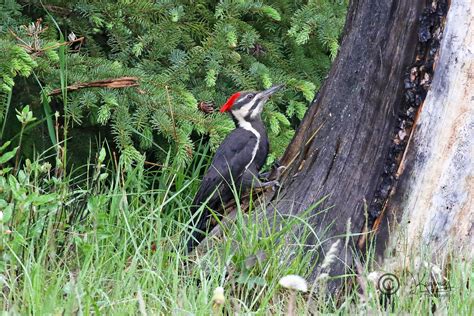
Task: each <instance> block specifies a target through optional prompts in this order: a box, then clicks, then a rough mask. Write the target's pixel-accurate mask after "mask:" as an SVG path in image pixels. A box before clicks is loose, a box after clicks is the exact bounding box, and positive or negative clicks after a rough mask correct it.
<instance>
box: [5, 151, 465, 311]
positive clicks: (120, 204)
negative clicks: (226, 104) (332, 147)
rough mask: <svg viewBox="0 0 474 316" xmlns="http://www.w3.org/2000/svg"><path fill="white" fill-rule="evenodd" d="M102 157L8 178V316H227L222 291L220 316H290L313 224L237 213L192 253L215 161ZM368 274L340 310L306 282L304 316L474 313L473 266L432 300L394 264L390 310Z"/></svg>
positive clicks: (456, 272) (319, 286)
mask: <svg viewBox="0 0 474 316" xmlns="http://www.w3.org/2000/svg"><path fill="white" fill-rule="evenodd" d="M52 155H53V156H54V155H55V154H52ZM1 156H2V153H0V157H1ZM105 156H106V150H105V149H104V150H102V151H101V154H100V155H99V156H98V157H94V158H93V159H91V161H94V164H91V165H87V166H83V167H82V168H76V169H73V170H71V171H70V172H68V173H65V172H62V171H61V170H55V168H51V166H50V165H48V164H47V163H46V162H44V158H46V157H45V156H44V155H43V156H41V157H38V159H36V160H35V161H27V162H25V163H24V164H23V165H24V167H23V168H22V169H20V170H19V171H18V173H17V174H12V171H11V170H10V171H8V170H4V172H3V174H2V176H1V177H0V187H1V188H2V190H1V192H0V199H1V200H0V204H1V206H2V210H3V220H2V222H1V223H0V229H1V230H0V233H1V238H0V253H1V256H2V257H1V258H2V262H1V264H0V287H1V288H2V291H1V296H0V310H3V311H4V312H6V313H7V314H38V315H43V314H59V313H64V314H66V315H69V314H72V313H81V314H86V315H87V314H139V313H142V314H143V313H147V314H176V315H187V314H197V315H209V314H210V313H216V314H219V313H220V311H219V308H217V307H216V306H214V308H213V304H212V296H213V291H214V289H215V288H216V287H219V286H222V287H223V288H224V291H225V297H226V302H225V304H224V305H223V310H224V312H228V313H230V314H233V313H235V312H239V313H240V314H248V313H256V314H285V313H286V311H287V308H288V306H287V305H288V301H289V297H290V296H291V292H289V291H287V290H285V289H283V288H282V287H281V286H279V285H278V281H279V279H280V278H281V277H283V276H285V275H288V274H298V275H301V276H303V277H306V276H307V275H308V274H309V273H310V271H311V270H312V268H313V265H314V263H313V260H312V259H311V256H310V255H309V254H310V253H311V252H305V251H304V250H305V245H304V242H303V240H304V237H306V236H307V235H308V234H310V233H311V230H310V229H309V227H308V226H307V225H302V227H307V228H308V229H306V231H304V232H303V233H302V234H301V235H300V237H297V236H295V235H294V234H293V230H292V228H293V227H294V226H295V225H301V223H306V221H307V218H296V217H294V218H286V219H285V220H283V221H282V222H281V223H280V224H279V225H275V224H274V221H275V219H276V218H277V217H278V214H275V217H273V218H264V217H263V218H262V217H261V216H259V215H258V214H257V213H256V212H255V210H254V209H251V210H250V211H249V212H248V213H243V212H242V211H240V210H238V213H237V216H236V220H235V221H234V222H231V223H227V224H225V227H223V231H224V238H220V239H219V241H218V242H216V243H214V244H213V247H212V248H211V249H210V250H209V251H208V252H206V253H204V254H200V255H199V256H195V255H186V254H185V251H184V249H185V244H186V239H187V238H188V237H189V231H190V227H189V222H190V214H189V213H188V212H189V204H190V203H191V201H192V194H193V192H195V191H196V189H197V185H198V181H196V178H197V177H198V174H199V170H200V169H201V168H203V167H204V166H205V164H206V161H207V157H205V156H202V157H198V158H197V159H196V160H195V163H194V164H193V166H192V167H191V168H190V169H189V170H187V171H185V170H183V169H182V168H179V167H177V166H173V165H168V164H166V163H165V165H164V166H163V167H162V168H161V169H160V170H158V171H150V170H144V169H143V167H141V166H135V167H130V166H128V167H127V168H123V164H122V163H121V162H117V163H113V160H112V161H110V162H109V163H108V165H107V166H106V165H105V164H106V161H107V159H106V157H105ZM59 161H61V159H59ZM255 204H256V203H255ZM315 209H318V208H317V207H316V208H315ZM308 216H309V215H308ZM222 225H224V224H222ZM8 230H11V233H10V232H9V231H8ZM310 249H311V248H310ZM311 250H313V249H311ZM314 251H317V249H314ZM369 262H370V260H369ZM372 266H374V265H373V264H372V263H370V264H368V265H367V266H366V267H365V268H363V273H362V275H361V277H360V278H359V281H354V280H356V279H355V278H353V277H348V279H347V284H349V283H350V282H351V280H352V281H353V286H352V290H350V287H347V288H346V290H345V293H344V296H343V297H342V298H340V299H339V300H338V301H335V300H332V299H330V298H327V297H326V296H325V295H324V294H323V293H325V292H326V289H325V286H326V284H327V281H328V280H324V279H319V280H318V281H317V283H316V284H314V286H313V285H311V284H310V285H309V287H310V288H312V291H311V293H312V294H311V295H310V294H308V293H306V294H297V295H296V308H297V310H298V312H297V314H303V313H306V312H308V311H312V312H314V311H319V312H321V313H341V314H353V313H384V312H385V310H388V311H389V312H390V311H391V312H394V313H401V312H402V313H422V314H427V313H430V311H431V309H432V307H433V306H436V307H437V309H438V310H441V311H444V312H443V313H448V314H452V315H454V314H466V315H467V314H472V312H473V308H474V307H473V298H474V296H473V294H472V291H470V290H469V289H468V287H467V284H473V282H474V274H473V269H472V268H473V265H472V261H462V260H461V259H460V258H452V260H451V262H450V266H449V270H448V271H449V273H448V274H447V279H446V280H443V284H449V287H450V291H447V292H446V293H442V294H443V295H438V294H436V293H431V294H430V293H427V292H426V289H425V288H424V287H423V286H422V285H419V284H418V283H423V282H424V283H423V284H427V280H431V279H430V278H427V277H426V276H429V275H430V273H431V270H432V267H430V266H425V265H421V267H419V268H414V267H413V266H412V267H402V268H401V266H398V268H397V269H394V268H393V267H392V268H387V267H386V268H385V269H388V270H386V272H394V273H396V274H397V275H398V277H399V279H400V284H401V287H400V289H399V290H398V292H397V293H396V294H395V295H393V297H392V299H391V303H390V304H389V305H390V306H389V307H388V308H386V307H385V304H384V302H383V295H382V296H381V295H380V293H379V291H377V289H376V286H375V285H374V283H373V282H372V281H370V277H369V273H370V272H372V270H373V269H374V268H372ZM329 268H330V267H329ZM377 271H383V268H379V269H377ZM407 271H409V272H410V273H408V272H407ZM348 273H349V275H350V274H351V273H350V271H349V272H348ZM380 273H381V272H380ZM371 277H373V276H371ZM422 277H423V278H422ZM414 279H417V280H421V281H420V282H415V281H413V280H414ZM446 282H447V283H446ZM361 285H362V286H363V287H365V290H363V291H361V290H360V286H361Z"/></svg>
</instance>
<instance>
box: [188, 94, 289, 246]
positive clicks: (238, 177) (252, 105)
mask: <svg viewBox="0 0 474 316" xmlns="http://www.w3.org/2000/svg"><path fill="white" fill-rule="evenodd" d="M282 87H283V85H277V86H273V87H271V88H270V89H267V90H264V91H261V92H248V91H245V92H237V93H235V94H233V95H232V96H231V97H230V98H229V99H228V100H227V102H226V103H225V104H224V105H223V106H222V107H221V109H220V111H221V112H230V114H231V116H232V119H233V120H234V122H235V125H236V128H235V129H234V130H233V131H232V132H231V133H230V134H229V135H228V136H227V137H226V138H225V139H224V141H223V142H222V144H221V145H220V146H219V148H217V151H216V154H215V155H214V158H213V160H212V163H211V165H210V167H209V169H208V170H207V172H206V174H205V175H204V178H203V180H202V182H201V186H200V188H199V191H198V193H197V194H196V197H195V198H194V202H193V205H192V210H191V211H192V213H193V214H194V213H196V211H197V210H198V209H199V207H200V206H201V205H202V204H204V203H205V202H206V201H207V203H206V206H205V207H204V210H203V212H202V213H201V214H200V215H199V216H198V217H197V221H196V222H195V225H194V228H195V230H194V232H193V234H192V237H191V239H190V240H189V242H188V250H189V251H191V250H192V248H193V247H194V246H195V244H196V243H198V242H200V241H201V240H202V239H203V238H204V231H206V230H207V224H208V221H209V215H210V211H209V210H208V208H210V209H214V210H215V209H217V208H218V207H219V205H222V204H225V203H227V202H229V201H230V200H231V199H232V198H233V196H234V195H233V193H232V189H233V187H234V186H233V184H235V187H236V188H237V189H240V190H241V191H245V190H246V189H248V188H250V187H251V186H253V187H254V188H256V187H267V186H273V185H276V184H278V181H277V180H274V181H268V182H261V181H260V180H261V178H262V177H261V176H260V174H259V170H260V168H262V166H263V164H264V163H265V160H266V159H267V155H268V147H269V143H268V136H267V132H266V130H265V126H264V124H263V122H262V118H261V116H260V114H261V113H262V110H263V106H264V104H265V103H266V102H267V100H268V99H269V98H270V96H271V95H272V94H274V93H275V92H277V91H278V90H280V89H281V88H282Z"/></svg>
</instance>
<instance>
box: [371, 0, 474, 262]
mask: <svg viewBox="0 0 474 316" xmlns="http://www.w3.org/2000/svg"><path fill="white" fill-rule="evenodd" d="M473 15H474V4H473V3H472V1H469V0H453V1H452V2H451V7H450V9H449V12H448V15H447V19H446V29H445V32H444V34H443V39H442V41H441V48H440V54H439V58H438V60H437V62H436V67H437V69H436V73H435V76H434V78H433V82H432V84H431V90H430V91H429V92H428V95H427V98H426V100H425V102H424V104H423V108H422V111H420V113H419V119H418V124H417V126H416V127H415V132H414V136H413V139H412V141H411V145H410V146H411V149H410V150H409V151H408V152H407V154H406V156H405V159H404V162H403V165H404V168H405V171H404V172H403V174H402V175H401V177H400V180H399V183H398V185H397V187H396V191H395V192H394V195H393V196H392V198H391V199H390V200H389V202H388V204H387V207H386V212H387V216H385V218H384V221H383V222H382V223H381V231H380V233H379V236H380V237H381V238H379V239H381V240H382V241H387V240H389V238H388V237H389V236H390V243H389V244H390V246H389V247H388V250H389V253H390V254H391V255H398V256H401V257H406V258H410V257H412V256H413V255H416V256H418V255H420V254H421V253H422V252H423V250H429V251H430V252H431V253H432V255H433V256H436V259H437V260H438V261H442V260H443V258H445V256H446V254H447V253H448V252H449V251H453V250H454V251H455V252H456V255H457V256H460V255H466V256H471V257H472V256H473V252H472V245H473V243H474V206H473V199H474V198H473V197H474V163H473V160H472V158H473V157H474V102H473V100H474V52H473V51H472V47H474V35H473V34H474V16H473ZM385 246H386V244H385V243H379V244H378V247H380V250H379V253H381V252H382V251H383V250H384V248H385ZM424 248H425V249H424Z"/></svg>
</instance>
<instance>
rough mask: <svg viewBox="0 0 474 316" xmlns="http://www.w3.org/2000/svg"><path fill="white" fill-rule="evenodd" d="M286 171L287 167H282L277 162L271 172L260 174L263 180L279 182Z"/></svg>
mask: <svg viewBox="0 0 474 316" xmlns="http://www.w3.org/2000/svg"><path fill="white" fill-rule="evenodd" d="M285 169H286V166H281V165H280V162H279V161H278V160H277V161H275V162H274V163H273V165H272V167H271V169H270V171H267V172H264V173H262V174H260V179H261V180H266V181H269V180H270V178H272V179H274V180H279V179H280V177H281V174H282V172H283V171H284V170H285Z"/></svg>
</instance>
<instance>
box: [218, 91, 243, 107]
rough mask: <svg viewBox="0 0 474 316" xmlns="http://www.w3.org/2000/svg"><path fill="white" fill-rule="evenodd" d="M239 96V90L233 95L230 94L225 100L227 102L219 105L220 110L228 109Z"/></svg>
mask: <svg viewBox="0 0 474 316" xmlns="http://www.w3.org/2000/svg"><path fill="white" fill-rule="evenodd" d="M239 96H240V92H236V93H234V94H233V95H231V96H230V98H229V99H228V100H227V102H226V103H225V104H224V105H223V106H222V107H221V109H220V111H221V112H226V111H229V110H230V109H231V108H232V106H233V105H234V103H235V101H237V99H238V98H239Z"/></svg>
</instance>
